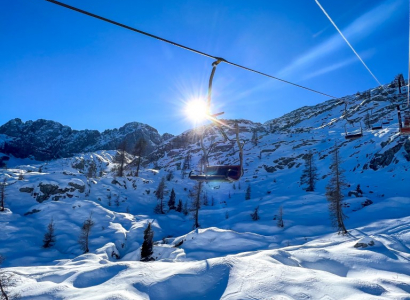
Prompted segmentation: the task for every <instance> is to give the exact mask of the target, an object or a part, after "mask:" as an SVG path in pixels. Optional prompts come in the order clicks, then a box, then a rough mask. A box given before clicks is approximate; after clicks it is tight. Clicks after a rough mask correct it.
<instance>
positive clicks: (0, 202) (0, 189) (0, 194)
mask: <svg viewBox="0 0 410 300" xmlns="http://www.w3.org/2000/svg"><path fill="white" fill-rule="evenodd" d="M6 186H7V177H4V179H3V182H2V183H1V184H0V211H4V210H5V206H4V202H5V199H6Z"/></svg>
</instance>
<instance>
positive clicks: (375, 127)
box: [372, 124, 383, 130]
mask: <svg viewBox="0 0 410 300" xmlns="http://www.w3.org/2000/svg"><path fill="white" fill-rule="evenodd" d="M380 129H383V126H382V124H374V125H373V126H372V130H380Z"/></svg>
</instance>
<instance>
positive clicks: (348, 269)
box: [0, 85, 410, 300]
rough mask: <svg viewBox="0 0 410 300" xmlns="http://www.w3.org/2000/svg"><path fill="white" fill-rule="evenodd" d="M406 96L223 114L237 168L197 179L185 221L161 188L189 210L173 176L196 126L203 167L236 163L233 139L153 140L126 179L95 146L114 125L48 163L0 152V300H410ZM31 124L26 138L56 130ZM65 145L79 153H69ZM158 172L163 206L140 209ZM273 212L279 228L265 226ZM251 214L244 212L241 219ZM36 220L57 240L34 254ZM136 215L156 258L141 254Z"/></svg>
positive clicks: (185, 188)
mask: <svg viewBox="0 0 410 300" xmlns="http://www.w3.org/2000/svg"><path fill="white" fill-rule="evenodd" d="M405 99H406V96H405V95H404V94H398V93H397V90H396V89H395V88H392V87H389V86H387V85H386V86H384V87H383V88H377V89H372V90H370V91H365V92H363V93H358V94H356V95H352V96H347V97H344V98H341V99H335V100H330V101H327V102H324V103H322V104H319V105H316V106H312V107H302V108H300V109H298V110H295V111H293V112H291V113H289V114H286V115H284V116H283V117H280V118H277V119H273V120H270V121H268V122H266V123H264V124H260V123H253V122H251V121H248V120H225V123H226V124H227V125H228V127H225V131H226V133H227V135H228V137H229V138H230V139H232V140H233V139H234V136H235V130H234V126H235V124H238V125H239V131H240V133H239V135H240V138H241V140H242V141H243V142H244V143H245V144H244V171H245V172H244V176H243V177H242V178H241V179H240V180H239V181H238V182H235V183H207V184H204V186H203V194H202V195H201V199H202V200H201V202H202V207H201V209H200V210H199V223H200V225H201V226H200V228H199V229H195V230H192V229H193V220H192V216H191V213H189V212H188V214H187V215H185V214H184V213H183V212H177V211H175V210H168V206H167V202H168V199H169V197H170V194H171V190H172V189H173V190H174V191H175V194H176V200H177V201H178V200H181V202H182V203H183V206H185V205H186V207H188V208H189V207H190V203H191V197H190V192H191V191H193V190H194V185H195V182H193V181H191V180H189V178H188V176H187V175H188V173H189V171H190V170H192V169H194V170H197V169H199V168H200V165H201V157H202V149H201V146H200V142H199V141H200V138H199V136H200V134H201V133H202V132H204V133H205V137H204V144H205V146H206V148H207V149H210V147H211V145H212V144H214V147H213V148H212V151H210V153H209V162H210V163H211V164H237V163H238V161H239V156H238V149H237V145H236V144H235V142H233V141H227V142H224V141H223V139H222V137H221V135H220V134H219V132H218V130H217V128H216V127H215V126H214V125H208V126H206V127H205V128H198V129H195V130H189V131H187V132H184V133H183V134H181V135H178V136H175V137H169V138H168V139H164V138H162V139H161V137H160V136H158V139H157V141H158V143H153V144H155V145H156V146H155V147H154V145H153V148H152V149H153V150H152V151H151V152H150V153H149V154H147V156H146V157H145V162H144V164H143V167H142V168H141V170H140V174H139V176H138V177H135V176H134V175H135V171H136V166H135V159H134V157H133V156H132V155H126V157H125V159H126V162H127V163H129V165H128V166H127V167H126V168H125V176H123V177H118V176H116V175H115V172H114V171H113V170H114V169H115V167H116V165H117V164H116V163H115V160H114V157H115V155H116V154H117V153H116V151H114V150H110V149H113V148H110V147H106V146H104V145H107V144H104V142H102V141H103V140H104V141H107V140H110V139H109V138H107V136H116V137H118V136H120V137H124V136H125V135H124V134H121V135H120V134H118V132H119V131H120V130H118V131H116V132H115V134H114V133H112V134H111V135H109V134H106V135H104V133H102V134H100V137H99V139H98V141H99V142H98V143H97V142H95V143H91V144H90V145H92V146H84V147H83V148H81V147H79V148H75V147H74V146H73V147H71V148H70V147H68V146H67V149H65V148H64V147H62V148H60V151H61V153H66V154H64V155H63V154H61V153H60V154H59V155H60V156H61V157H64V156H67V157H65V158H60V159H55V160H51V161H47V162H42V161H34V160H30V159H21V158H19V157H18V156H17V157H16V156H13V155H7V156H8V157H9V160H7V161H4V163H6V164H7V165H8V168H7V169H5V168H4V169H0V176H1V177H0V178H5V177H6V178H7V183H8V185H7V186H6V199H5V203H6V205H5V207H6V211H5V212H3V213H1V212H0V222H1V223H0V232H1V234H0V255H2V256H4V257H5V261H4V263H3V267H4V269H3V270H5V271H7V272H11V273H13V274H14V279H15V280H16V284H17V286H16V287H14V288H13V287H11V288H10V294H13V293H19V294H20V296H21V298H22V299H321V300H323V299H410V265H409V260H410V250H409V247H410V216H409V212H410V210H409V204H410V196H409V193H410V185H409V182H410V172H409V161H410V138H409V136H402V135H400V134H399V133H398V123H397V113H396V105H400V104H402V103H404V101H405ZM10 122H16V123H17V125H13V124H11V125H10V124H9V125H8V126H6V127H5V125H3V127H1V131H0V133H2V134H3V136H2V138H3V140H6V141H7V144H9V143H10V141H13V142H15V143H23V141H24V143H29V142H30V141H31V140H30V138H29V137H26V135H25V134H24V135H22V134H21V132H28V131H23V130H21V129H19V130H20V131H18V132H19V134H20V135H18V132H16V131H15V130H14V129H13V128H23V127H24V126H23V125H22V124H21V123H20V125H18V124H19V122H17V121H10ZM10 122H9V123H10ZM37 122H38V121H37ZM27 123H28V122H26V124H27ZM34 123H36V122H33V124H34ZM379 123H385V124H383V128H382V129H379V130H372V129H371V128H372V127H374V126H375V125H377V124H379ZM30 124H31V123H30ZM360 124H361V127H362V128H363V137H361V138H359V139H356V140H346V139H345V137H344V135H345V133H346V132H348V133H351V132H354V131H355V130H360ZM30 126H32V124H31V125H30ZM30 126H29V127H30ZM49 126H51V125H49ZM53 127H54V125H53V126H51V128H53ZM44 128H47V126H46V127H44ZM25 130H26V129H25ZM62 131H64V130H63V129H61V127H60V129H58V130H57V131H54V130H51V131H50V132H60V133H59V135H61V132H62ZM131 131H132V130H130V132H131ZM42 132H44V134H43V135H42V139H41V140H42V141H43V142H44V144H41V145H45V144H47V143H46V142H47V141H50V140H55V139H57V136H58V135H52V136H53V137H52V138H49V137H48V135H47V130H44V131H42ZM124 132H128V131H127V130H124ZM153 132H155V130H153ZM77 134H78V135H80V134H79V133H78V132H77V133H76V135H77ZM71 135H74V134H71ZM71 135H67V137H70V136H71ZM83 135H84V136H86V135H87V134H86V133H83ZM103 135H104V137H105V138H104V139H103V138H102V136H103ZM10 137H12V138H13V139H11V138H10ZM32 138H33V137H31V139H32ZM72 140H73V141H74V140H76V139H74V138H73V139H72ZM80 140H81V139H80ZM151 140H153V139H151ZM118 141H120V138H118ZM217 141H220V143H217V144H215V142H217ZM73 143H74V142H73ZM16 145H18V144H16ZM41 145H40V146H39V149H40V150H41V151H43V149H44V147H43V146H41ZM65 145H70V143H68V142H65ZM96 145H98V147H97V146H96ZM335 145H337V146H338V147H339V149H340V154H341V157H342V158H343V163H342V167H343V168H344V169H345V176H346V179H347V182H348V184H349V187H348V188H346V189H345V190H344V191H343V192H344V196H345V200H344V203H343V208H344V212H345V214H346V215H347V216H348V219H347V220H346V226H347V229H348V230H349V234H348V235H345V236H342V235H338V234H337V233H335V229H334V228H332V226H331V223H330V220H329V212H328V202H327V200H326V197H325V191H326V185H327V184H328V181H329V175H330V169H329V167H330V165H331V153H332V152H333V151H334V147H335ZM42 147H43V148H42ZM87 147H90V148H87ZM92 147H97V148H92ZM80 148H81V149H84V150H81V151H84V153H76V154H75V155H72V156H71V153H74V152H75V151H77V150H75V149H80ZM97 149H99V151H96V150H97ZM40 150H39V153H41V151H40ZM77 152H80V151H77ZM309 152H311V153H313V158H314V163H315V166H316V167H317V169H318V178H319V180H318V182H317V184H316V189H315V191H314V192H306V191H305V190H304V186H303V185H301V183H300V177H301V174H302V171H303V169H304V162H305V160H304V158H306V155H307V153H309ZM30 155H33V157H35V158H37V160H39V159H40V158H43V157H38V156H35V155H34V154H30ZM0 156H2V155H0ZM5 156H6V155H5V154H3V157H5ZM20 157H24V155H21V156H20ZM90 167H93V168H94V170H93V174H94V175H93V176H92V177H90V176H89V175H90V172H89V170H90ZM87 175H88V176H87ZM162 178H165V192H164V194H165V197H164V203H165V212H166V213H165V214H155V213H154V208H155V206H156V205H157V204H158V200H157V197H156V196H155V191H156V189H157V187H158V186H159V183H160V182H161V179H162ZM358 185H360V188H361V190H362V192H363V193H358V192H357V186H358ZM247 190H248V191H249V192H250V199H249V200H245V194H246V191H247ZM281 207H282V208H283V219H284V227H283V228H280V227H278V226H277V218H278V214H279V210H280V208H281ZM256 208H258V213H259V220H252V218H251V216H250V215H251V214H252V213H253V212H254V211H255V209H256ZM188 210H189V209H188ZM90 213H91V214H92V218H93V220H94V223H95V225H94V227H93V228H92V230H91V235H90V253H87V254H82V253H83V251H82V250H81V249H80V247H79V245H78V237H79V235H80V231H81V226H82V224H83V222H84V220H85V219H86V218H87V217H89V216H90ZM51 219H53V221H54V223H55V228H56V229H55V230H56V244H55V246H53V247H51V248H49V249H44V248H42V244H43V236H44V233H45V232H46V229H47V225H48V224H49V222H50V220H51ZM149 222H151V223H152V226H153V229H154V239H155V241H156V243H155V246H154V254H153V258H154V259H155V261H152V262H140V261H139V260H140V258H141V255H140V253H141V244H142V242H143V231H144V230H145V228H146V226H147V224H148V223H149Z"/></svg>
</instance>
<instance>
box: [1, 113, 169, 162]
mask: <svg viewBox="0 0 410 300" xmlns="http://www.w3.org/2000/svg"><path fill="white" fill-rule="evenodd" d="M171 137H173V135H172V134H169V133H165V134H163V135H160V134H159V133H158V131H157V130H156V129H155V128H153V127H151V126H149V125H146V124H142V123H138V122H132V123H127V124H125V125H124V126H122V127H121V128H119V129H110V130H105V131H103V132H99V131H97V130H73V129H71V128H70V127H69V126H64V125H62V124H60V123H58V122H54V121H49V120H43V119H40V120H37V121H27V122H23V121H21V120H20V119H13V120H10V121H9V122H7V123H6V124H4V125H2V126H1V127H0V152H3V153H6V154H11V155H13V156H15V157H18V158H27V157H32V158H34V159H36V160H40V161H45V160H50V159H55V158H64V157H71V156H73V155H75V154H76V153H81V152H92V151H97V150H114V149H117V147H118V146H119V144H120V143H122V142H123V141H125V142H126V149H127V151H128V152H132V150H133V149H134V147H135V144H136V142H137V141H138V140H139V139H140V138H144V139H145V140H147V141H148V143H147V151H151V150H153V149H155V148H156V147H157V146H158V145H160V144H161V143H162V142H164V141H165V140H167V139H169V138H171Z"/></svg>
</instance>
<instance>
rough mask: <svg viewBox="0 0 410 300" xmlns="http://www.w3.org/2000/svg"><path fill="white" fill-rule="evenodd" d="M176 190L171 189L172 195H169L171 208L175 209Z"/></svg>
mask: <svg viewBox="0 0 410 300" xmlns="http://www.w3.org/2000/svg"><path fill="white" fill-rule="evenodd" d="M175 197H176V196H175V191H174V189H172V190H171V195H170V196H169V201H168V207H169V209H170V210H171V209H175Z"/></svg>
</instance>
